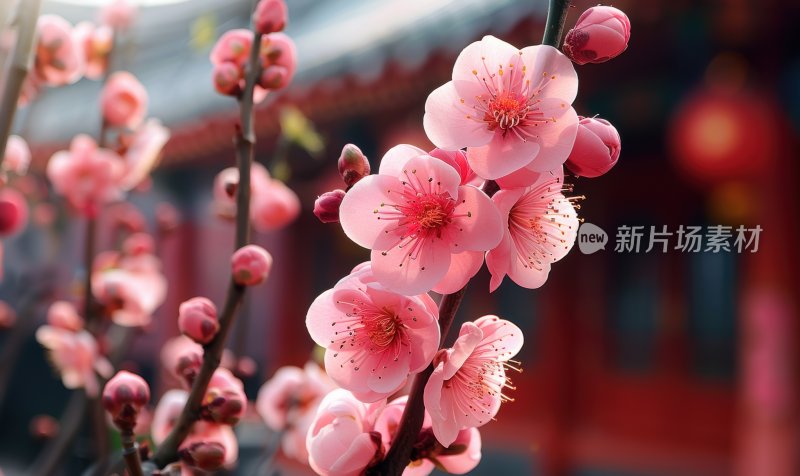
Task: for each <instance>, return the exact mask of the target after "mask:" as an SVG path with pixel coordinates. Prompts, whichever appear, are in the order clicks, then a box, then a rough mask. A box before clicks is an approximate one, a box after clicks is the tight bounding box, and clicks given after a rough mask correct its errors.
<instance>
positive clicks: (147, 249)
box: [122, 233, 156, 256]
mask: <svg viewBox="0 0 800 476" xmlns="http://www.w3.org/2000/svg"><path fill="white" fill-rule="evenodd" d="M155 249H156V243H155V241H153V237H152V236H150V235H148V234H147V233H134V234H133V235H131V236H129V237H127V238H126V239H125V241H123V242H122V251H123V252H124V253H125V254H126V255H129V256H138V255H149V254H153V253H154V252H155Z"/></svg>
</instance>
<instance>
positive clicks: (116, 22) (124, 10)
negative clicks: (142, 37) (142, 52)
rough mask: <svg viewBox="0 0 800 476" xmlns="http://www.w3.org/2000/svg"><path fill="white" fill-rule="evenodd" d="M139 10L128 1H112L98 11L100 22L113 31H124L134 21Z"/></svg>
mask: <svg viewBox="0 0 800 476" xmlns="http://www.w3.org/2000/svg"><path fill="white" fill-rule="evenodd" d="M138 12H139V9H138V7H137V6H136V4H135V3H134V2H131V1H130V0H114V1H113V2H111V3H109V4H108V5H106V6H105V7H103V9H102V10H100V15H99V17H100V21H101V22H102V23H103V24H104V25H108V26H109V27H111V28H113V29H115V30H126V29H128V28H129V27H130V26H131V25H132V24H133V22H134V21H135V20H136V15H137V14H138Z"/></svg>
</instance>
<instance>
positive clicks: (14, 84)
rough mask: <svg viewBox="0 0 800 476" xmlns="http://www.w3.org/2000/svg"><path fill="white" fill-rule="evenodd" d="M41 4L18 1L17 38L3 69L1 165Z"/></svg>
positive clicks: (38, 0)
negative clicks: (4, 70) (6, 64)
mask: <svg viewBox="0 0 800 476" xmlns="http://www.w3.org/2000/svg"><path fill="white" fill-rule="evenodd" d="M40 5H41V0H18V2H17V9H18V11H17V42H16V44H15V45H14V51H13V52H12V53H11V58H10V60H9V62H8V69H7V70H6V72H5V81H3V85H4V86H3V91H2V92H0V165H2V163H3V157H4V156H5V155H6V154H5V150H6V143H7V142H8V135H9V134H11V126H12V125H13V124H14V115H15V114H16V112H17V102H18V101H19V93H20V91H21V90H22V84H23V83H24V82H25V77H26V76H28V71H29V69H30V65H31V56H32V53H33V44H34V41H33V40H34V37H35V36H36V19H37V18H39V6H40Z"/></svg>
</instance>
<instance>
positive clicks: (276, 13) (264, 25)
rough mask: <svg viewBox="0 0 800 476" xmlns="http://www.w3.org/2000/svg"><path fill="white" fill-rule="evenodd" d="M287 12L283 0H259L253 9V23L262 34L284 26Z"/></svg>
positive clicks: (278, 29) (280, 29) (273, 31)
mask: <svg viewBox="0 0 800 476" xmlns="http://www.w3.org/2000/svg"><path fill="white" fill-rule="evenodd" d="M288 16H289V12H288V10H287V8H286V3H285V2H284V1H283V0H260V1H259V2H258V5H256V9H255V11H253V25H254V26H255V29H256V31H258V32H259V33H261V34H262V35H267V34H269V33H275V32H277V31H282V30H283V29H284V28H286V21H287V20H288Z"/></svg>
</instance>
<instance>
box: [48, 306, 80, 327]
mask: <svg viewBox="0 0 800 476" xmlns="http://www.w3.org/2000/svg"><path fill="white" fill-rule="evenodd" d="M47 323H48V324H50V325H51V326H53V327H58V328H60V329H65V330H68V331H73V332H78V331H79V330H81V329H83V318H82V317H81V316H79V315H78V311H77V310H75V306H74V305H73V304H72V303H71V302H67V301H56V302H54V303H53V304H51V305H50V309H48V310H47Z"/></svg>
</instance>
